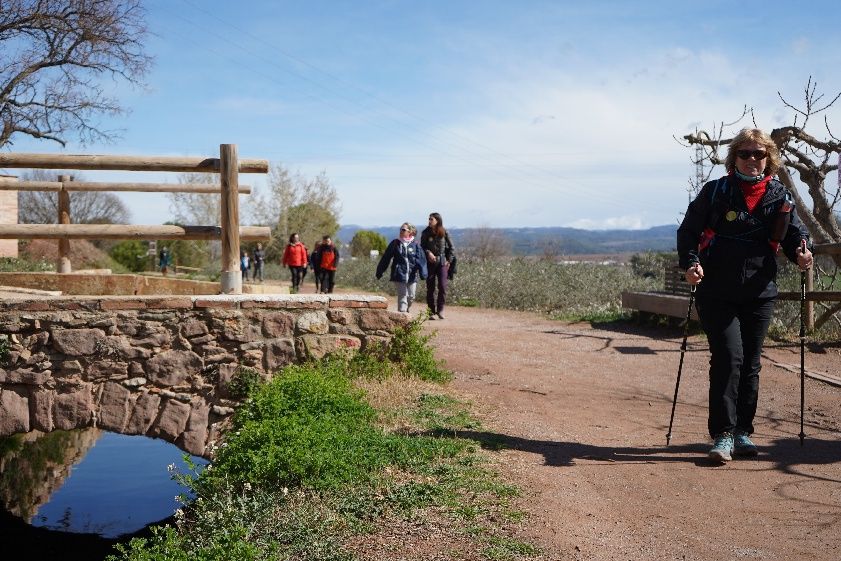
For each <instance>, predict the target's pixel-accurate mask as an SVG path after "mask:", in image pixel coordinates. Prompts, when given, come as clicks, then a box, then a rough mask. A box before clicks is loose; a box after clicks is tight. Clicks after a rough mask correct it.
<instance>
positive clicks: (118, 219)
mask: <svg viewBox="0 0 841 561" xmlns="http://www.w3.org/2000/svg"><path fill="white" fill-rule="evenodd" d="M72 173H74V172H68V171H59V170H49V171H48V170H42V169H33V170H26V171H24V172H23V173H22V174H21V179H22V180H24V181H55V180H56V178H57V177H58V176H59V175H71V174H72ZM74 179H76V180H77V181H84V178H83V177H82V176H81V175H80V174H78V173H76V175H75V176H74ZM70 219H71V221H72V222H73V223H74V224H128V223H129V222H131V213H130V212H129V210H128V208H127V207H126V205H125V204H124V203H123V201H122V200H121V199H120V198H119V197H118V196H117V195H114V194H113V193H105V192H102V191H74V192H72V193H71V194H70ZM18 222H20V223H21V224H56V223H58V195H57V193H55V192H49V191H20V192H18Z"/></svg>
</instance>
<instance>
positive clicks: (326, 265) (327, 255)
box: [281, 233, 339, 294]
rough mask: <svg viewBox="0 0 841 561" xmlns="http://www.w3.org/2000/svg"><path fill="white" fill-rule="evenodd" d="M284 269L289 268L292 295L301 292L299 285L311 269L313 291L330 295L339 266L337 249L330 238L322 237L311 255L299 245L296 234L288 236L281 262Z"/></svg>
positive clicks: (299, 241) (304, 247)
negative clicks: (313, 277)
mask: <svg viewBox="0 0 841 561" xmlns="http://www.w3.org/2000/svg"><path fill="white" fill-rule="evenodd" d="M281 262H282V263H283V266H284V267H289V271H290V272H291V274H292V289H291V290H292V293H293V294H295V293H297V292H299V291H300V290H301V283H303V281H304V277H305V276H306V275H307V269H308V268H311V269H312V271H313V273H314V276H315V291H316V292H317V293H320V294H330V293H332V292H333V289H334V288H335V285H336V269H337V268H338V266H339V249H338V248H337V247H336V245H335V244H334V243H333V240H332V239H331V238H330V236H323V237H322V238H321V241H320V242H318V243H316V244H315V248H314V249H313V250H312V253H309V252H308V250H307V247H306V246H305V245H304V244H303V243H301V239H300V236H299V235H298V234H297V233H294V234H292V235H291V236H289V243H288V244H287V245H286V249H285V250H284V251H283V259H282V260H281Z"/></svg>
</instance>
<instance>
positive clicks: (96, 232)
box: [0, 224, 271, 242]
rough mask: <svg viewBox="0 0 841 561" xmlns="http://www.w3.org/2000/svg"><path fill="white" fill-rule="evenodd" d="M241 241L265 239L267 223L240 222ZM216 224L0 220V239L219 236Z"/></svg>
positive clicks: (204, 238)
mask: <svg viewBox="0 0 841 561" xmlns="http://www.w3.org/2000/svg"><path fill="white" fill-rule="evenodd" d="M239 237H240V239H241V240H242V241H250V242H267V241H269V240H270V239H271V228H269V227H268V226H240V228H239ZM221 238H222V228H220V227H219V226H172V225H161V226H158V225H152V226H145V225H136V224H131V225H126V224H0V239H5V240H9V239H12V240H15V239H30V240H31V239H46V240H52V239H57V240H218V239H221Z"/></svg>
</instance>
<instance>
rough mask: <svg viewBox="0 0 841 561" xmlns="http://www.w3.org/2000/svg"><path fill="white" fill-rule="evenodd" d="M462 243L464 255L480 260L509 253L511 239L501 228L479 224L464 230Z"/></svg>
mask: <svg viewBox="0 0 841 561" xmlns="http://www.w3.org/2000/svg"><path fill="white" fill-rule="evenodd" d="M462 245H463V246H464V253H465V254H466V255H468V256H470V257H475V258H476V259H481V260H487V259H494V258H497V257H505V256H507V255H510V254H511V240H510V239H509V238H508V236H506V235H505V234H503V233H502V231H501V230H498V229H495V228H491V227H490V226H479V227H478V228H471V229H470V230H468V231H467V232H465V233H464V236H463V241H462Z"/></svg>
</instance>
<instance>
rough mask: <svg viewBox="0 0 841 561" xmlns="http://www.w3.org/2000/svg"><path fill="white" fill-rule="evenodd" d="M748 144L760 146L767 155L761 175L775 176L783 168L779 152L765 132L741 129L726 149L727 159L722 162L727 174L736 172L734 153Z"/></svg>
mask: <svg viewBox="0 0 841 561" xmlns="http://www.w3.org/2000/svg"><path fill="white" fill-rule="evenodd" d="M750 142H755V143H757V144H759V145H760V146H762V148H764V149H765V151H766V152H767V153H768V161H767V162H766V164H765V172H764V173H763V175H766V176H767V175H776V173H777V172H778V171H779V170H780V168H781V167H782V166H783V162H782V158H781V157H780V150H779V149H778V148H777V144H776V143H775V142H774V139H772V138H771V135H769V134H768V133H766V132H763V131H761V130H759V129H747V128H745V129H742V130H741V131H739V134H737V135H736V136H735V137H734V138H733V140H731V141H730V145H729V146H728V149H727V159H726V160H724V167H725V169H727V171H728V172H733V171H735V170H736V152H737V151H739V150H741V149H742V146H744V145H745V144H748V143H750Z"/></svg>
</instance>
